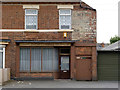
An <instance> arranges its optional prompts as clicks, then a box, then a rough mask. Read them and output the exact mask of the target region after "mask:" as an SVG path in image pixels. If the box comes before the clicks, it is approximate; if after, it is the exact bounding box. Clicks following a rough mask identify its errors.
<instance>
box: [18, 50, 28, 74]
mask: <svg viewBox="0 0 120 90" xmlns="http://www.w3.org/2000/svg"><path fill="white" fill-rule="evenodd" d="M20 71H28V72H29V71H30V48H21V49H20Z"/></svg>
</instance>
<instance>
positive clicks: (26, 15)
mask: <svg viewBox="0 0 120 90" xmlns="http://www.w3.org/2000/svg"><path fill="white" fill-rule="evenodd" d="M26 10H36V14H26ZM26 16H37V25H36V29H35V30H37V29H38V10H37V9H25V29H27V28H26V25H27V23H26ZM27 30H28V29H27Z"/></svg>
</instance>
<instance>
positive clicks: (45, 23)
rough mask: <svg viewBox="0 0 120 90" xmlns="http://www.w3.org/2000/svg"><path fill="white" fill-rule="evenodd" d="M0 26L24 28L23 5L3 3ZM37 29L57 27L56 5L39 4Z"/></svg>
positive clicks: (57, 14) (4, 27)
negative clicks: (0, 23)
mask: <svg viewBox="0 0 120 90" xmlns="http://www.w3.org/2000/svg"><path fill="white" fill-rule="evenodd" d="M2 28H3V29H24V28H25V10H24V9H23V5H3V7H2ZM38 29H59V10H58V9H57V6H54V5H53V6H40V9H39V11H38Z"/></svg>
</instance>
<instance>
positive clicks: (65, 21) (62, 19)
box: [60, 15, 71, 25]
mask: <svg viewBox="0 0 120 90" xmlns="http://www.w3.org/2000/svg"><path fill="white" fill-rule="evenodd" d="M60 24H61V25H70V24H71V16H70V15H67V16H64V15H61V16H60Z"/></svg>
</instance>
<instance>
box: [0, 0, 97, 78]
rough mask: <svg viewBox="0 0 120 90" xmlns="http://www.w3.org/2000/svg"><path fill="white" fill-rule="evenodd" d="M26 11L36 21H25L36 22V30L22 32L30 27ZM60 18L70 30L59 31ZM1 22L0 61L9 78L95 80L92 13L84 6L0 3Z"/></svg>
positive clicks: (60, 3)
mask: <svg viewBox="0 0 120 90" xmlns="http://www.w3.org/2000/svg"><path fill="white" fill-rule="evenodd" d="M26 9H29V10H37V12H38V13H37V19H36V18H35V17H34V16H33V17H34V19H32V18H33V17H29V19H28V21H29V20H32V21H30V22H33V21H35V19H36V20H37V21H36V22H37V26H36V27H37V28H36V29H26V27H30V26H29V25H28V26H27V25H26V24H27V22H28V21H26V18H28V17H27V16H26V12H27V11H25V10H26ZM60 10H70V11H71V14H70V15H68V16H67V14H66V13H67V11H66V13H64V12H63V13H64V14H65V15H66V16H63V17H62V16H60ZM61 13H62V12H61ZM33 14H34V13H33ZM64 14H63V15H64ZM31 15H32V14H31ZM63 18H64V19H65V20H66V22H68V23H70V24H69V25H70V27H71V28H70V27H69V28H68V26H65V25H63V26H62V25H61V27H60V23H61V24H62V22H65V20H64V19H63ZM66 18H70V19H71V20H69V21H68V19H66ZM1 19H2V22H1V23H2V27H1V30H0V33H1V34H0V45H1V48H2V47H3V46H4V48H5V56H3V57H5V60H3V58H2V59H1V60H3V61H2V63H3V62H4V63H5V65H3V66H4V68H10V69H11V77H12V78H25V77H31V78H44V77H52V78H56V79H60V78H61V79H62V78H63V79H66V78H68V79H76V80H96V79H97V60H96V10H95V9H93V8H91V7H90V6H88V5H87V4H85V3H84V2H81V4H80V2H79V0H78V1H76V2H74V0H68V1H67V2H64V1H60V2H58V1H56V0H54V2H53V1H51V2H48V1H47V0H46V1H44V2H42V1H41V0H39V1H34V2H31V1H28V2H26V1H25V0H24V1H19V2H15V0H13V2H9V1H4V0H3V2H2V17H1ZM62 19H63V20H62ZM61 20H62V21H61ZM66 22H65V23H66ZM34 24H35V23H34ZM32 27H34V25H33V26H32ZM62 27H64V29H61V28H62ZM56 53H57V55H56ZM2 55H3V54H2ZM38 56H39V57H38ZM51 58H52V59H51ZM4 63H3V64H4ZM24 64H25V65H24Z"/></svg>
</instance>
